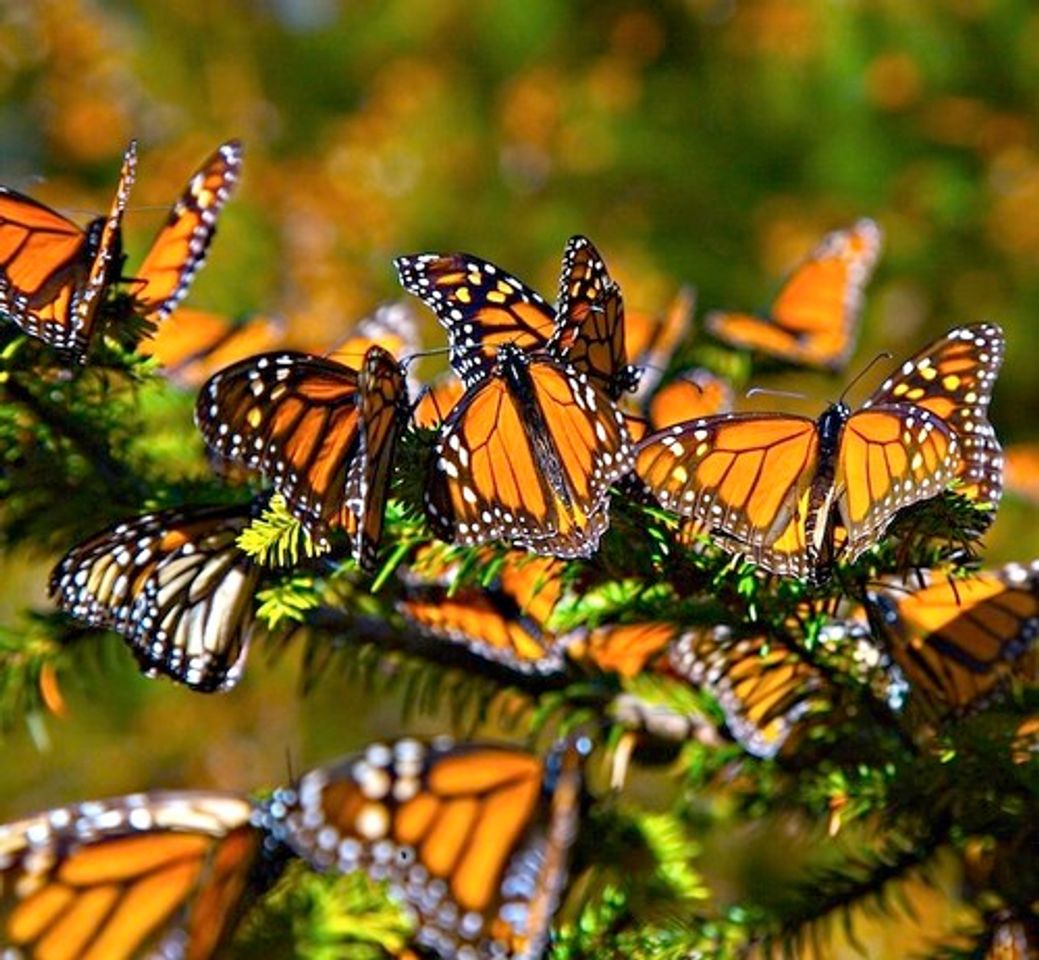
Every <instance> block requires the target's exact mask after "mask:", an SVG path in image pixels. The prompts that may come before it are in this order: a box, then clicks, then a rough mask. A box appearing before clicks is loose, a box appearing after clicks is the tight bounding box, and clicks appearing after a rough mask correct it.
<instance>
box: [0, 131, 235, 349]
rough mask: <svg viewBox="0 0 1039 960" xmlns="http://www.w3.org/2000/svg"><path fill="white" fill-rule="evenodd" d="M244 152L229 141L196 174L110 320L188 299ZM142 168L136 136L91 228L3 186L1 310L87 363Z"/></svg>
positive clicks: (151, 317) (153, 316)
mask: <svg viewBox="0 0 1039 960" xmlns="http://www.w3.org/2000/svg"><path fill="white" fill-rule="evenodd" d="M241 157H242V151H241V145H240V144H239V143H238V142H237V141H235V140H231V141H228V142H227V143H225V144H223V145H221V146H220V147H219V148H217V150H216V151H215V152H214V153H213V154H212V155H211V156H210V157H209V158H208V159H207V160H206V162H205V163H203V165H202V166H201V167H200V168H199V169H198V170H197V171H196V172H195V174H194V175H193V176H192V177H191V179H190V180H189V181H188V185H187V187H186V188H185V190H184V192H183V193H182V194H181V196H180V197H179V198H178V199H177V202H176V203H174V205H173V207H172V209H171V210H170V213H169V216H168V217H167V220H166V223H165V224H164V226H163V227H162V229H160V231H159V233H158V235H157V236H156V238H155V240H154V241H153V243H152V246H151V248H150V249H149V251H148V253H147V254H146V255H145V258H144V261H143V262H142V263H141V266H140V268H139V269H138V270H137V273H136V276H135V277H134V278H133V279H132V280H130V281H128V282H129V283H130V284H131V286H132V291H131V292H130V293H128V294H125V295H122V296H121V297H117V298H116V300H115V301H114V302H113V303H112V304H109V305H106V307H105V310H104V313H105V315H106V317H109V316H121V315H122V314H124V313H126V312H128V311H132V312H134V313H136V314H138V315H139V316H141V317H142V318H143V319H144V320H145V321H146V322H147V323H148V324H150V325H154V324H156V323H158V322H159V321H160V320H163V319H164V318H165V317H167V316H168V315H169V314H170V313H171V312H172V311H173V309H174V308H175V307H176V305H177V304H178V303H179V302H180V301H181V300H182V299H183V298H184V296H185V295H186V294H187V291H188V287H189V286H190V284H191V281H192V279H193V278H194V276H195V274H196V273H197V272H198V269H199V268H200V267H201V266H202V264H203V262H204V260H205V255H206V250H207V248H208V246H209V242H210V240H211V239H212V237H213V233H214V231H215V230H216V219H217V215H218V214H219V212H220V208H221V207H222V206H223V204H224V202H225V201H226V200H227V198H228V196H229V195H230V192H231V189H232V188H233V186H234V184H235V183H236V181H237V179H238V175H239V171H240V169H241ZM136 168H137V144H136V141H132V142H131V143H130V146H129V147H128V148H127V151H126V154H125V156H124V158H123V167H122V171H121V173H120V176H119V184H118V186H117V188H116V195H115V199H114V200H113V202H112V208H111V210H110V212H109V214H108V217H107V218H98V219H97V220H94V221H93V222H92V223H91V224H90V225H89V226H88V227H87V229H86V230H85V231H84V230H81V229H80V228H79V227H77V226H76V225H75V224H74V223H72V222H71V221H69V220H66V219H65V218H64V217H63V216H61V215H60V214H58V213H56V212H55V211H53V210H50V209H48V208H47V207H45V206H43V205H42V204H40V203H37V202H36V201H35V200H32V199H31V198H29V197H26V196H23V195H22V194H19V193H16V192H15V191H13V190H8V189H6V188H0V311H3V312H4V313H7V314H8V315H9V317H10V319H12V320H13V321H14V322H15V323H16V324H17V325H18V326H19V327H21V328H22V329H23V330H25V332H26V333H28V334H30V335H32V336H34V337H39V338H40V339H41V340H44V341H45V342H47V343H49V344H51V345H52V346H54V347H56V348H57V349H59V350H61V351H63V352H67V353H70V354H72V355H73V356H75V357H76V358H77V359H78V360H80V361H82V360H83V359H84V358H85V355H86V351H87V348H88V347H89V345H90V340H91V337H92V335H93V333H94V328H95V321H96V320H97V318H98V312H99V308H101V306H102V302H103V301H104V299H105V295H106V293H107V292H108V290H109V288H111V287H112V286H113V285H114V284H115V283H116V282H117V281H118V280H119V279H120V276H119V274H120V270H121V269H122V259H123V255H122V232H121V228H122V219H123V213H124V211H125V210H126V204H127V201H128V199H129V195H130V189H131V188H132V186H133V182H134V178H135V174H136Z"/></svg>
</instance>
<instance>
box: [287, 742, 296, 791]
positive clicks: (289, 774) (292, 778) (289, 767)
mask: <svg viewBox="0 0 1039 960" xmlns="http://www.w3.org/2000/svg"><path fill="white" fill-rule="evenodd" d="M293 766H294V764H293V763H292V747H290V746H288V744H286V745H285V775H286V776H287V777H288V779H287V780H286V781H285V782H286V783H295V782H296V774H295V773H294V772H293V769H292V768H293Z"/></svg>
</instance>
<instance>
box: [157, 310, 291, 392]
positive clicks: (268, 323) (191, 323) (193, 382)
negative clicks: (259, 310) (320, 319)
mask: <svg viewBox="0 0 1039 960" xmlns="http://www.w3.org/2000/svg"><path fill="white" fill-rule="evenodd" d="M284 335H285V328H284V324H283V323H282V322H281V321H280V320H279V319H277V318H274V317H264V316H253V317H246V318H243V319H240V320H234V319H231V318H230V317H225V316H223V315H221V314H218V313H205V312H203V311H201V310H190V309H188V308H186V307H181V308H180V309H179V310H178V311H177V322H176V323H164V324H163V325H162V326H161V327H159V329H158V331H157V332H156V334H155V336H154V337H153V338H152V339H151V341H150V342H149V344H148V352H149V353H150V354H151V356H152V357H154V358H155V359H156V360H157V361H158V362H159V363H160V364H161V365H162V368H163V369H162V373H163V375H164V376H165V377H166V379H167V380H170V381H172V382H173V383H175V384H177V386H179V387H184V388H185V389H190V390H197V389H198V388H199V387H200V386H201V385H202V384H203V383H205V381H206V380H207V379H208V378H209V377H211V376H212V375H213V374H214V373H216V372H217V371H218V370H221V369H222V368H224V367H226V366H229V365H230V364H232V363H235V362H236V361H238V360H242V359H244V358H245V357H250V356H254V355H255V354H257V353H261V352H264V351H267V350H271V349H273V348H274V347H276V346H277V345H278V344H279V343H280V342H281V340H282V338H283V337H284Z"/></svg>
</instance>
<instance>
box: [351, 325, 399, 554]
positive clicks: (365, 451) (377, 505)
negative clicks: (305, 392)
mask: <svg viewBox="0 0 1039 960" xmlns="http://www.w3.org/2000/svg"><path fill="white" fill-rule="evenodd" d="M358 389H359V390H360V394H361V427H360V443H359V449H358V452H357V456H356V457H355V459H354V461H353V463H352V464H351V465H350V467H349V469H348V470H347V474H346V489H345V495H346V508H347V510H348V511H350V513H351V514H352V515H353V516H354V517H355V518H356V519H357V533H356V535H355V537H354V557H355V558H356V559H357V562H358V563H359V564H360V565H361V567H362V568H364V569H365V570H371V569H372V568H373V567H374V566H375V560H376V554H377V552H378V548H379V542H380V540H381V539H382V527H383V520H384V517H385V513H386V500H387V499H388V497H389V494H390V481H391V479H392V476H393V465H394V456H395V454H396V452H397V441H398V440H399V439H400V433H401V430H402V429H403V427H404V424H405V423H406V422H407V418H408V414H409V412H410V408H409V405H408V388H407V385H406V384H405V382H404V375H403V373H402V372H401V369H400V365H399V364H398V363H397V361H396V360H394V359H393V357H392V356H391V355H390V354H389V353H387V352H386V351H385V350H383V349H382V348H381V347H377V346H375V347H369V349H368V352H367V353H366V354H365V356H364V364H363V366H362V367H361V372H360V375H359V377H358Z"/></svg>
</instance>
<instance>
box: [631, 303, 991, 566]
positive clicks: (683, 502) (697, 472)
mask: <svg viewBox="0 0 1039 960" xmlns="http://www.w3.org/2000/svg"><path fill="white" fill-rule="evenodd" d="M1002 349H1003V335H1002V332H1001V331H1000V329H999V328H998V327H996V326H994V325H991V324H981V325H978V326H976V327H964V328H958V329H956V330H953V331H951V332H950V333H949V334H947V335H946V336H945V337H943V338H941V339H940V340H938V341H936V342H935V343H934V344H932V345H931V346H930V347H928V348H927V349H925V350H924V351H922V352H921V353H920V354H918V355H917V356H916V357H914V358H913V359H911V360H909V361H906V363H904V364H903V365H902V367H901V369H900V370H899V372H898V373H897V374H896V375H895V376H893V377H892V378H890V379H889V380H887V381H885V382H884V384H883V385H882V386H881V388H880V389H879V390H878V391H877V392H876V393H875V394H874V396H873V397H872V398H871V399H870V400H869V401H868V402H867V403H866V404H864V405H863V407H862V408H861V409H860V410H859V411H857V412H855V413H852V412H851V411H850V410H849V408H848V407H847V406H845V405H844V404H843V403H837V404H834V405H833V406H831V407H830V408H829V409H827V410H826V411H825V412H824V413H823V414H822V416H821V417H820V418H819V419H818V420H817V421H812V420H810V419H808V418H806V417H799V416H791V415H786V414H767V413H766V414H728V415H722V416H714V417H704V418H701V419H698V420H693V421H689V422H685V423H679V424H676V425H675V426H672V427H670V428H668V429H665V430H662V431H659V432H657V433H655V434H651V435H650V436H649V437H647V438H645V439H644V440H642V441H640V443H639V444H638V452H637V465H636V470H637V473H638V476H639V478H640V479H641V480H642V482H643V483H645V484H646V486H647V487H648V488H649V490H650V491H651V492H652V493H653V494H654V496H656V497H657V499H658V500H659V501H660V503H661V504H662V505H663V506H664V507H666V508H668V509H670V510H674V511H675V512H677V513H680V514H681V515H683V516H685V517H690V518H692V519H694V520H698V521H701V522H702V523H704V524H705V525H707V526H708V528H709V529H710V530H711V532H712V535H713V536H714V538H715V539H716V540H717V541H718V542H719V543H721V544H722V545H723V546H725V547H726V549H729V550H730V551H732V552H735V553H741V554H744V555H746V556H747V557H748V558H750V559H752V560H754V562H756V563H758V564H759V565H760V566H762V567H764V568H765V569H766V570H769V571H771V572H773V573H777V574H780V575H784V576H792V577H800V578H811V579H817V578H819V577H820V576H821V575H822V574H823V573H824V572H825V570H826V569H827V567H828V565H829V564H830V563H831V562H832V560H833V558H834V556H835V555H836V553H837V552H838V551H839V552H840V553H841V555H842V556H843V558H844V559H847V560H853V559H854V558H855V557H857V556H858V555H859V554H861V553H862V552H863V551H864V550H866V549H867V548H869V547H870V546H872V545H873V544H874V542H875V541H876V538H877V537H878V536H880V535H881V534H882V533H883V531H884V530H885V529H886V527H887V525H888V524H889V523H890V521H891V519H892V518H893V517H894V515H895V514H896V513H897V512H898V511H899V510H900V509H902V508H903V507H907V506H910V505H911V504H913V503H917V502H919V501H922V500H927V499H930V498H931V497H934V496H937V495H938V494H939V493H941V492H942V491H943V490H944V489H945V488H946V487H947V486H949V485H950V484H951V483H952V482H953V481H955V480H957V479H960V478H964V480H965V481H966V482H975V483H977V484H978V485H979V487H985V489H986V490H987V492H988V493H991V492H992V491H991V488H990V486H989V481H988V480H987V479H986V478H989V477H991V476H992V475H993V474H994V472H995V470H996V466H995V464H994V463H992V462H990V461H988V460H986V459H985V456H986V454H985V452H986V451H990V452H991V444H994V438H992V437H990V435H989V433H988V431H990V430H991V427H989V426H988V421H987V419H985V416H984V414H985V408H986V405H987V398H988V395H989V392H990V391H991V386H992V383H993V381H994V380H995V376H996V373H997V371H998V369H999V365H1000V362H1001V359H1002ZM965 383H971V384H974V387H975V389H974V390H970V391H966V392H965V391H964V384H965ZM968 425H969V426H968ZM975 434H977V436H976V437H975ZM982 441H990V442H984V443H983V442H982ZM968 457H969V458H972V459H970V460H969V459H968ZM838 528H839V529H840V542H839V545H838V543H837V540H838V534H837V530H838Z"/></svg>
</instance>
